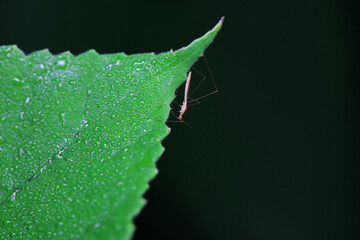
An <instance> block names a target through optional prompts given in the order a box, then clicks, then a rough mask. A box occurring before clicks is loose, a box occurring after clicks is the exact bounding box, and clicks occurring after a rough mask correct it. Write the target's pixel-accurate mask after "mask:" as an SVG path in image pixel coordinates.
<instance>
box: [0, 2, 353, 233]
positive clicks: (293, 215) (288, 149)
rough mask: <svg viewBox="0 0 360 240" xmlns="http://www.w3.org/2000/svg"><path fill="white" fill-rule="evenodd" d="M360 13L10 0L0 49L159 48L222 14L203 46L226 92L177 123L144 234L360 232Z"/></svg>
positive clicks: (3, 9) (249, 5)
mask: <svg viewBox="0 0 360 240" xmlns="http://www.w3.org/2000/svg"><path fill="white" fill-rule="evenodd" d="M354 2H355V1H354ZM357 7H358V6H356V5H355V4H353V3H350V2H345V1H338V2H336V1H326V0H323V1H288V0H278V1H269V0H268V1H266V0H263V1H261V0H251V1H245V0H244V1H242V0H238V1H212V0H207V1H205V0H204V1H187V0H184V1H133V2H132V1H126V2H125V1H115V0H113V1H110V0H103V1H74V0H73V1H16V0H15V1H3V0H1V1H0V19H1V20H0V24H1V25H0V45H4V44H17V45H18V46H19V47H20V48H21V49H22V50H23V51H24V52H26V53H30V52H33V51H35V50H39V49H43V48H48V49H49V50H50V51H51V52H52V53H54V54H56V53H60V52H63V51H66V50H70V51H71V52H72V53H74V54H79V53H82V52H84V51H86V50H88V49H96V50H97V51H98V52H99V53H113V52H126V53H128V54H131V53H140V52H157V53H159V52H164V51H167V50H169V49H178V48H180V47H182V46H185V45H187V44H189V43H190V42H191V41H192V40H194V39H195V38H197V37H200V36H201V35H202V34H204V33H205V32H206V31H208V30H210V29H211V28H212V27H213V26H214V25H215V24H216V23H217V21H218V20H219V19H220V17H221V16H225V17H226V19H225V24H224V26H223V29H222V30H221V32H220V33H219V35H218V36H217V38H216V39H215V42H214V43H213V45H212V46H211V47H210V48H209V49H208V50H207V51H206V56H207V60H208V62H209V64H210V66H211V70H212V72H213V74H214V78H215V81H216V83H217V85H218V88H219V93H218V94H214V95H212V96H210V97H208V98H205V99H203V100H202V103H201V104H199V105H196V106H194V107H192V108H191V109H189V111H188V112H187V113H186V115H185V117H184V118H185V121H186V122H187V123H188V124H189V125H190V126H191V127H188V126H187V125H185V124H179V123H171V124H169V125H170V126H171V127H172V133H171V134H170V135H169V136H168V137H167V138H166V139H165V140H164V141H163V144H164V146H165V147H166V151H165V153H164V155H163V156H162V157H161V159H160V160H159V161H158V167H159V170H160V172H159V174H158V176H157V177H156V178H155V179H154V180H153V181H152V182H151V189H150V190H149V191H148V192H147V193H146V195H145V197H146V198H147V199H148V204H147V205H146V207H145V208H144V209H143V211H142V212H141V214H140V215H139V216H138V217H136V219H135V223H136V225H137V230H136V233H135V236H134V239H135V240H140V239H150V240H152V239H159V240H162V239H174V240H177V239H209V240H211V239H230V240H231V239H359V237H360V234H359V227H360V224H359V202H360V201H359V195H358V191H359V184H358V183H357V180H358V174H359V148H358V147H359V126H358V124H359V122H360V121H359V101H358V100H359V79H360V78H359V77H360V76H359V46H358V42H359V34H358V29H357V26H358V25H356V23H355V22H356V20H357V19H355V18H357V14H358V12H357V11H358V10H357V9H358V8H357ZM202 61H203V60H202V59H200V61H199V62H198V63H197V64H196V65H195V68H199V69H200V70H201V71H202V72H203V73H204V74H208V72H207V70H206V68H203V66H202V63H201V62H202ZM198 77H199V76H198ZM194 78H195V79H196V77H194ZM208 79H209V78H208ZM194 81H195V80H194ZM203 86H204V87H203ZM201 89H202V90H201V91H205V92H206V91H208V92H210V91H211V84H210V85H207V84H204V85H202V87H201ZM179 91H182V90H179ZM196 94H199V95H198V96H201V94H200V93H195V94H194V95H196ZM180 101H181V100H180Z"/></svg>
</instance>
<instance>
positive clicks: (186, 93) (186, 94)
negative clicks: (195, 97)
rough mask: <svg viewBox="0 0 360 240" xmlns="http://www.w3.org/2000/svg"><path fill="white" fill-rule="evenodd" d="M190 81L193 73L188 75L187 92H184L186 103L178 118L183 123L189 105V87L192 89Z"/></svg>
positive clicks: (184, 102) (182, 106)
mask: <svg viewBox="0 0 360 240" xmlns="http://www.w3.org/2000/svg"><path fill="white" fill-rule="evenodd" d="M190 80H191V71H190V72H189V74H188V75H187V79H186V84H185V92H184V101H183V103H182V105H181V109H180V114H179V116H178V117H177V119H179V120H180V121H183V120H182V118H183V116H184V114H185V112H186V110H187V104H188V94H189V87H190Z"/></svg>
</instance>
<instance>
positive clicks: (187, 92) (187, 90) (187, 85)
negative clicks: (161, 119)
mask: <svg viewBox="0 0 360 240" xmlns="http://www.w3.org/2000/svg"><path fill="white" fill-rule="evenodd" d="M203 58H204V62H205V64H206V68H207V69H208V71H209V74H210V77H211V80H212V83H213V87H214V89H215V90H214V91H212V92H210V93H207V94H205V95H203V96H201V97H199V98H196V99H191V97H190V96H191V95H192V94H193V93H194V92H195V91H197V90H198V88H199V87H200V85H201V84H202V83H203V82H204V81H205V80H206V77H205V75H203V74H202V73H201V72H200V71H199V70H197V69H196V68H194V67H192V69H193V70H194V71H195V72H196V73H197V74H199V75H200V76H202V77H203V79H202V80H201V81H200V82H199V83H198V84H197V86H196V87H195V88H194V89H193V90H192V91H191V92H190V81H191V75H192V72H191V71H190V72H189V73H188V75H187V78H186V83H185V89H184V99H183V102H182V105H180V104H178V103H176V101H174V103H176V104H177V105H178V106H179V107H180V111H179V115H178V116H176V115H175V114H174V113H172V111H171V113H172V114H173V115H174V116H175V117H176V118H177V119H178V120H177V121H171V120H170V121H169V120H168V122H181V123H185V124H187V123H186V122H185V121H184V120H183V116H184V114H185V112H186V111H187V109H188V107H189V106H190V105H196V104H199V103H200V101H199V100H200V99H202V98H206V97H208V96H210V95H212V94H215V93H217V92H218V88H217V86H216V83H215V80H214V77H213V75H212V73H211V70H210V67H209V64H208V63H207V60H206V58H205V55H203ZM187 125H188V124H187Z"/></svg>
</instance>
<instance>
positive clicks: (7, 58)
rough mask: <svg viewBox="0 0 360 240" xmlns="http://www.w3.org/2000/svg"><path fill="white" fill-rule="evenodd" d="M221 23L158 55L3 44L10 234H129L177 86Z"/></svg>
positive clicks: (4, 198)
mask: <svg viewBox="0 0 360 240" xmlns="http://www.w3.org/2000/svg"><path fill="white" fill-rule="evenodd" d="M221 25H222V20H221V21H220V22H219V23H218V25H216V26H215V28H213V29H212V30H211V31H209V32H208V33H207V34H206V35H205V36H203V37H201V38H199V39H197V40H195V41H194V42H193V43H191V44H190V45H189V46H188V47H186V48H182V49H180V50H178V51H175V52H173V51H169V52H165V53H161V54H158V55H155V54H153V53H147V54H135V55H125V54H123V53H117V54H106V55H99V54H98V53H96V52H95V51H94V50H90V51H88V52H86V53H84V54H81V55H79V56H73V55H72V54H71V53H70V52H65V53H62V54H59V55H55V56H53V55H52V54H51V53H49V51H47V50H42V51H37V52H34V53H32V54H29V55H27V56H26V55H25V54H24V53H23V52H22V51H21V50H19V49H18V48H17V47H16V46H2V47H0V174H1V184H0V204H1V205H0V216H1V217H0V218H1V221H0V238H1V239H7V238H13V239H73V238H80V239H129V238H130V237H131V235H132V233H133V231H134V226H133V224H132V219H133V217H134V216H135V215H136V214H137V213H138V212H139V211H140V209H141V208H142V207H143V205H144V203H145V201H144V199H143V198H142V195H143V193H144V192H145V190H146V189H147V188H148V181H149V180H151V179H152V178H153V177H154V176H155V175H156V172H157V170H156V167H155V161H156V160H157V159H158V158H159V157H160V155H161V154H162V152H163V147H162V146H161V140H162V139H163V138H164V137H165V136H166V135H167V134H168V133H169V129H168V127H167V126H166V125H165V122H166V119H167V117H168V115H169V111H170V107H169V104H170V103H171V101H172V99H173V98H174V90H175V89H176V88H177V87H178V86H179V85H180V84H181V83H182V82H183V81H184V80H185V79H186V73H187V71H188V70H189V69H190V67H191V65H192V64H193V63H194V62H195V61H196V60H197V58H199V57H200V56H201V55H202V53H203V51H204V50H205V48H206V47H207V46H208V45H209V44H210V43H211V41H212V40H213V38H214V37H215V35H216V33H217V32H218V31H219V29H220V27H221Z"/></svg>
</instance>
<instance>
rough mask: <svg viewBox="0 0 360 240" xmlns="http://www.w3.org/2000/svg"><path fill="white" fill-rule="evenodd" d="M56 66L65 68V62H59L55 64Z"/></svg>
mask: <svg viewBox="0 0 360 240" xmlns="http://www.w3.org/2000/svg"><path fill="white" fill-rule="evenodd" d="M57 65H59V66H65V60H60V61H58V62H57Z"/></svg>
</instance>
